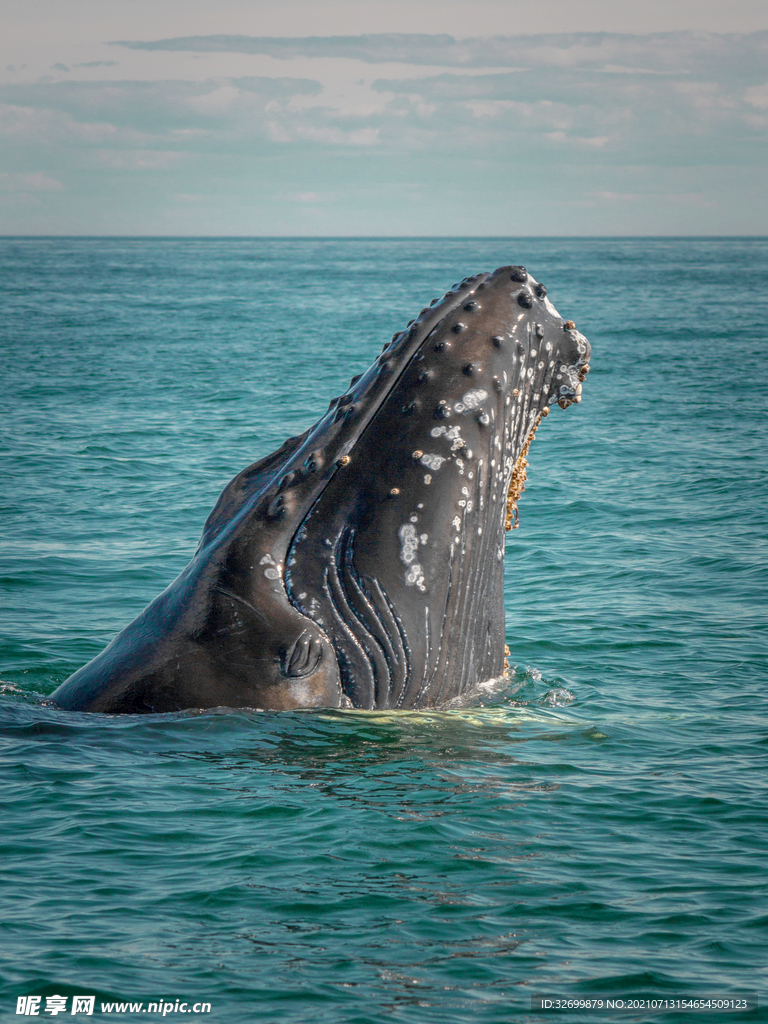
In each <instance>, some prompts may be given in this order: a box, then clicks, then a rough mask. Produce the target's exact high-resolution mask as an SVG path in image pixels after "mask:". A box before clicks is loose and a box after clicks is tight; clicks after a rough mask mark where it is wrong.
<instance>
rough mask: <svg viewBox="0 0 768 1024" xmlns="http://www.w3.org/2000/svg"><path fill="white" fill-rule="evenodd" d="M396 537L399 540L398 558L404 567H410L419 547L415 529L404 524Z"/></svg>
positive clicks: (408, 524)
mask: <svg viewBox="0 0 768 1024" xmlns="http://www.w3.org/2000/svg"><path fill="white" fill-rule="evenodd" d="M397 535H398V537H399V538H400V557H401V558H402V560H403V561H404V562H405V564H406V565H410V564H411V562H413V561H414V559H415V558H416V551H417V550H418V547H419V539H418V537H417V536H416V528H415V527H414V526H412V525H411V524H410V523H405V524H404V525H403V526H401V527H400V529H399V530H398V534H397ZM419 571H421V570H419Z"/></svg>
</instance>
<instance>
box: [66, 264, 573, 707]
mask: <svg viewBox="0 0 768 1024" xmlns="http://www.w3.org/2000/svg"><path fill="white" fill-rule="evenodd" d="M589 353H590V347H589V343H588V342H587V340H586V338H585V337H584V336H583V335H582V334H581V333H580V332H579V331H578V330H577V329H576V327H575V325H574V324H573V322H572V321H570V320H564V319H563V318H562V317H561V316H560V314H559V313H558V312H557V310H556V309H555V308H554V306H553V305H552V303H551V302H550V300H549V299H548V298H547V291H546V288H545V287H544V286H543V285H542V284H540V283H538V282H537V281H536V280H535V279H534V278H533V277H531V276H530V275H529V274H528V273H527V271H526V270H525V268H523V267H520V266H506V267H501V268H500V269H498V270H496V271H494V272H493V273H482V274H477V275H475V276H473V277H467V278H465V279H464V280H463V281H461V282H460V283H459V284H457V285H454V286H453V288H451V290H450V291H448V292H447V293H446V294H445V296H444V297H443V298H442V299H440V300H437V299H436V300H434V301H433V302H432V303H431V305H430V306H428V307H427V308H426V309H423V310H422V311H421V313H420V314H419V315H418V317H416V319H415V320H412V321H411V322H410V323H409V324H408V326H407V327H406V329H405V330H403V331H400V332H399V333H397V334H395V336H394V337H393V338H392V341H391V342H389V343H388V344H386V345H385V346H384V348H383V350H382V352H381V354H380V355H379V356H378V358H377V359H376V360H375V362H374V363H373V364H372V365H371V366H370V367H369V369H368V370H366V371H365V373H363V374H360V375H358V376H356V377H353V378H352V381H351V382H350V386H349V388H348V390H347V391H346V392H345V393H344V394H343V395H341V396H340V397H338V398H334V399H333V400H332V401H331V403H330V406H329V408H328V411H327V412H326V413H325V415H324V416H322V418H321V419H320V420H318V422H317V423H315V424H314V425H313V426H312V427H310V428H309V429H308V430H306V431H305V432H304V433H303V434H300V435H299V436H297V437H292V438H290V439H289V440H287V441H286V442H285V443H284V444H283V445H282V446H281V447H280V448H279V449H278V450H277V451H275V452H273V453H272V454H271V455H268V456H266V458H263V459H261V460H260V461H258V462H256V463H254V464H253V465H252V466H249V467H248V468H247V469H245V470H243V472H241V473H240V474H239V475H238V476H236V477H235V479H234V480H232V481H231V483H229V484H228V485H227V487H226V488H225V489H224V491H223V493H222V494H221V496H220V497H219V499H218V501H217V503H216V505H215V507H214V509H213V511H212V512H211V514H210V515H209V517H208V519H207V521H206V523H205V526H204V528H203V533H202V537H201V539H200V543H199V545H198V547H197V550H196V551H195V554H194V556H193V558H192V560H191V562H190V563H189V565H188V566H187V567H186V568H185V569H184V570H183V572H182V573H181V574H180V575H179V576H178V578H177V579H176V580H174V582H173V583H171V584H170V586H169V587H168V588H167V589H166V590H165V591H164V592H163V593H162V594H160V595H159V596H158V597H157V598H155V600H154V601H152V603H151V604H150V605H149V606H148V607H147V608H146V609H145V610H144V611H143V612H142V613H141V614H140V615H139V616H138V618H137V619H136V620H135V621H134V622H132V623H130V625H128V626H126V628H125V629H123V631H122V632H121V633H119V634H118V635H117V636H116V637H115V638H114V639H113V640H112V642H111V643H110V644H109V645H108V646H107V647H106V648H105V650H104V651H102V652H101V653H100V654H99V655H97V656H96V657H95V658H94V659H93V660H92V661H90V662H89V663H88V664H87V665H84V666H83V667H82V668H80V669H79V670H78V671H77V672H75V673H74V675H72V676H70V678H69V679H67V680H66V681H65V682H64V683H62V684H61V686H59V688H58V689H57V690H56V691H55V692H54V693H53V694H52V695H51V698H50V699H51V701H52V702H53V703H54V704H55V705H57V706H59V707H60V708H63V709H68V710H76V711H90V712H103V713H109V714H120V713H126V714H147V713H157V712H171V711H180V710H184V709H190V708H212V707H230V708H236V707H249V708H259V709H264V710H288V709H296V708H338V707H348V708H350V707H353V708H364V709H365V708H367V709H374V708H376V709H384V708H389V709H396V708H402V709H406V708H422V707H438V706H440V705H443V704H445V703H446V702H448V701H449V700H453V699H455V698H457V697H459V696H461V695H462V694H467V693H468V692H471V690H472V689H473V688H475V687H476V686H477V685H478V684H480V683H483V682H486V681H488V680H493V679H498V678H500V677H502V676H503V675H504V674H505V671H506V655H507V654H508V650H506V649H505V619H504V602H503V572H504V551H505V541H506V531H507V530H508V529H511V528H514V526H515V525H516V520H517V502H518V499H519V497H520V494H521V492H522V490H523V487H524V483H525V467H526V464H527V460H526V457H527V454H528V449H529V446H530V444H531V441H532V440H533V437H534V434H535V433H536V430H537V428H538V426H539V424H540V422H541V420H542V418H543V417H545V416H546V415H547V414H548V412H549V408H550V406H551V405H553V404H555V403H556V404H557V405H559V406H561V407H562V408H566V407H567V406H569V405H571V404H573V403H576V402H579V401H580V399H581V389H582V382H583V381H584V378H585V377H586V374H587V373H588V371H589Z"/></svg>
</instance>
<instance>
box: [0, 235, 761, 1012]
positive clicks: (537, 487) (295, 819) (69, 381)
mask: <svg viewBox="0 0 768 1024" xmlns="http://www.w3.org/2000/svg"><path fill="white" fill-rule="evenodd" d="M507 263H522V264H524V265H526V266H527V267H528V269H529V270H530V271H531V273H532V274H534V275H535V276H536V277H537V278H538V279H539V280H542V281H543V282H544V283H545V284H546V285H547V287H548V288H549V294H550V297H551V299H552V301H553V302H554V304H555V306H556V307H557V308H558V309H559V310H560V312H561V314H562V315H563V316H564V317H568V318H571V319H573V320H575V322H576V324H577V326H578V327H579V328H580V329H581V330H582V331H583V333H584V334H586V335H587V337H588V338H589V339H590V341H591V342H592V346H593V356H592V360H591V364H592V373H591V374H590V376H589V378H588V379H587V381H586V383H585V387H584V400H583V402H582V404H581V405H580V406H578V407H576V406H574V407H571V408H570V409H568V410H567V411H566V412H561V411H560V410H559V409H557V408H554V409H553V410H552V415H551V416H550V417H549V418H548V419H547V420H546V422H545V423H543V424H542V429H540V430H539V433H538V435H537V439H536V441H535V443H534V444H533V446H532V449H531V453H530V471H529V484H528V488H527V490H526V493H525V494H524V496H523V498H522V500H521V502H520V524H521V525H520V529H519V530H516V531H514V532H513V533H511V534H509V537H508V545H507V566H506V603H507V642H508V644H509V647H510V649H511V662H512V666H513V668H512V673H511V678H510V681H509V685H508V686H507V687H506V689H504V690H503V691H502V692H501V693H498V694H496V695H495V696H493V697H492V698H491V700H490V701H488V702H486V706H485V707H480V708H476V709H465V710H455V711H443V712H440V711H425V712H401V713H386V712H383V713H373V712H340V711H329V712H321V713H311V712H295V713H259V712H248V711H237V712H225V711H210V712H202V713H201V712H187V713H183V714H176V715H162V716H147V717H107V716H99V715H87V714H74V713H65V712H62V711H58V710H55V709H54V708H52V707H50V706H46V705H45V704H44V703H43V701H44V698H45V697H46V695H47V694H49V693H51V692H52V690H53V689H54V688H55V687H56V686H57V685H58V684H59V683H60V682H61V681H63V680H64V679H65V678H66V677H67V676H68V675H69V674H70V673H71V672H72V671H74V670H75V669H76V668H77V667H79V666H80V665H81V664H83V663H84V662H85V661H87V660H88V659H89V658H91V657H92V656H93V655H95V654H96V653H97V652H98V651H99V650H101V648H102V647H103V646H104V645H105V644H106V643H107V642H108V641H109V639H110V638H111V637H112V636H113V635H114V634H115V633H116V632H117V631H118V630H120V629H121V628H122V627H123V626H124V625H126V624H127V623H128V622H129V621H130V620H131V619H132V618H134V617H135V616H136V614H137V613H138V612H139V611H140V610H141V608H142V607H143V606H144V605H145V604H146V603H147V602H148V601H149V600H151V599H152V598H153V597H154V596H155V595H156V594H157V593H159V592H160V590H162V589H163V588H164V587H165V586H166V585H167V584H168V583H169V582H170V581H171V580H172V579H173V578H174V576H175V575H176V574H177V573H178V572H179V571H180V570H181V569H182V567H183V566H184V565H185V564H186V562H187V561H188V559H189V558H190V556H191V554H192V552H193V550H194V548H195V545H196V543H197V539H198V537H199V534H200V531H201V527H202V525H203V522H204V520H205V518H206V515H207V513H208V511H209V510H210V509H211V507H212V505H213V503H214V501H215V499H216V497H217V495H218V493H219V491H220V490H221V488H222V487H223V486H224V484H225V483H226V482H227V481H228V480H229V479H230V478H231V477H232V476H233V475H234V474H236V473H237V472H238V471H239V470H241V469H242V468H244V467H245V466H247V465H248V464H249V463H251V462H253V461H255V460H256V459H257V458H259V457H260V456H262V455H264V454H266V453H268V452H270V451H271V450H273V449H274V448H275V447H277V445H279V444H280V443H281V441H282V440H283V439H284V438H285V437H286V436H288V435H290V434H294V433H297V432H299V431H301V430H303V429H304V428H306V427H307V426H308V425H309V424H310V423H312V422H313V421H314V420H315V419H316V418H317V417H319V416H320V415H321V414H322V413H323V412H324V411H325V409H326V407H327V403H328V401H329V399H330V398H332V397H333V396H335V395H338V394H340V393H342V392H343V391H344V389H345V388H346V386H347V382H348V380H349V377H350V376H351V375H353V374H356V373H359V372H360V371H362V370H363V369H364V368H365V367H366V366H367V365H368V364H369V363H370V362H371V361H372V359H373V358H374V357H375V356H376V355H377V354H378V352H379V349H380V346H381V345H382V343H384V342H386V341H387V340H388V339H389V338H390V337H391V336H392V334H393V333H394V332H395V331H397V330H400V329H402V328H403V327H404V326H405V324H406V323H407V321H408V320H409V319H411V317H413V316H415V315H416V314H417V313H418V311H419V310H420V309H421V308H422V307H423V306H424V305H426V304H428V303H429V301H430V300H431V299H433V298H436V297H438V296H441V295H442V294H443V292H444V291H445V290H446V289H447V288H449V287H450V286H451V285H452V284H453V282H454V281H457V280H459V279H461V278H463V277H464V276H466V275H468V274H472V273H476V272H479V271H484V270H491V269H493V268H495V267H496V266H500V265H503V264H507ZM0 271H1V279H2V285H1V286H2V291H3V299H2V303H3V314H2V322H1V323H0V331H1V332H2V356H1V364H2V374H1V379H0V388H2V395H3V397H2V409H3V413H2V424H3V429H2V456H3V458H2V474H3V480H2V519H1V520H0V521H1V522H2V530H1V532H0V572H1V580H0V583H1V584H2V611H1V613H0V615H1V618H0V641H1V642H2V649H1V650H0V681H1V682H2V686H1V689H2V695H1V696H0V736H1V737H2V802H3V804H4V809H3V811H2V819H1V822H2V838H3V842H4V850H3V853H2V859H1V860H0V874H1V875H2V879H3V889H2V901H3V906H2V913H1V914H0V928H1V934H2V936H3V944H4V945H3V958H4V959H3V963H4V967H3V974H2V987H1V988H0V1011H2V1014H4V1016H3V1019H9V1020H10V1019H13V1020H21V1019H23V1017H22V1016H18V1015H16V1007H17V999H18V997H20V996H21V997H26V996H29V995H37V996H39V997H40V999H41V1002H40V1003H39V1016H40V1018H45V1019H52V1017H53V1016H56V1015H55V1014H52V1013H51V1014H50V1015H49V1016H47V1015H46V1006H49V1005H50V1006H51V1007H53V1006H54V1005H55V1004H54V1003H50V1004H49V1003H48V1002H47V999H49V998H50V997H51V996H53V995H59V996H62V997H65V999H66V1012H65V1014H62V1015H61V1016H60V1017H58V1019H64V1017H65V1016H66V1018H67V1019H73V1017H72V1015H71V1007H72V1000H73V997H74V996H75V995H85V996H93V997H94V1006H95V1009H94V1012H93V1018H94V1019H96V1018H99V1017H101V1019H105V1015H106V1014H107V1013H109V1011H108V1010H106V1009H103V1008H102V1004H104V1006H108V1005H110V1004H113V1003H114V1004H119V1003H134V1004H138V1003H142V1008H141V1009H140V1010H139V1011H138V1014H140V1015H141V1019H142V1020H147V1019H150V1017H149V1016H148V1013H149V1014H155V1015H157V1016H162V1012H163V1011H162V1010H161V1011H156V1010H153V1009H151V1010H148V1009H147V1008H148V1007H149V1005H150V1003H158V1002H159V1003H160V1005H161V1006H167V1005H168V1004H169V1003H170V1004H171V1007H172V1009H170V1010H166V1011H165V1012H166V1015H169V1016H170V1017H172V1018H175V1019H193V1017H192V1016H189V1017H187V1018H184V1017H182V1018H179V1016H178V1013H180V1012H182V1011H181V1010H179V1011H178V1012H177V1011H176V1009H175V1007H176V1005H177V1001H178V1005H179V1007H181V1006H182V1005H183V1004H184V1003H187V1004H188V1006H189V1007H192V1006H193V1005H198V1004H200V1005H202V1003H203V1002H206V1003H210V1004H211V1011H210V1013H206V1014H204V1015H203V1016H200V1017H199V1018H198V1017H197V1016H194V1019H201V1020H212V1021H226V1022H238V1024H239V1022H243V1024H245V1022H253V1021H259V1022H261V1021H264V1022H285V1024H307V1022H312V1024H357V1022H360V1024H379V1022H382V1024H383V1022H385V1021H386V1022H395V1024H399V1022H402V1024H446V1022H451V1024H453V1022H473V1024H474V1022H480V1024H483V1022H493V1024H496V1022H505V1021H511V1020H514V1021H541V1020H543V1019H545V1017H547V1015H545V1014H542V1013H541V1012H538V1011H533V1010H532V1009H531V996H532V995H536V994H545V995H549V997H553V998H560V999H563V998H566V999H567V998H570V999H582V1000H583V999H586V998H592V999H595V998H597V999H604V1000H607V999H608V997H612V998H613V999H614V1000H616V999H619V1000H620V999H624V1000H625V1001H626V1002H627V1006H629V1005H630V1004H629V1000H630V999H631V998H633V997H646V998H648V997H654V998H656V999H680V998H684V997H688V998H690V997H702V996H719V997H721V998H723V997H727V998H738V997H740V996H743V995H744V994H746V993H752V994H754V993H756V992H757V993H761V994H762V995H763V996H768V985H767V984H766V981H767V980H768V979H767V977H766V975H767V972H768V935H767V934H766V932H767V931H768V904H767V902H766V894H767V891H768V796H767V794H766V784H767V781H768V780H767V778H766V763H767V762H768V734H767V730H766V683H767V681H768V680H767V677H768V672H767V671H766V593H768V559H767V555H768V544H767V542H766V518H767V517H766V468H767V464H768V437H767V433H768V432H767V431H766V419H767V415H766V398H765V396H766V375H767V374H768V369H767V367H768V343H767V340H766V334H767V331H766V323H767V322H768V288H767V286H768V241H766V240H764V239H566V240H563V239H527V238H522V239H464V238H462V239H450V238H437V239H408V240H399V239H383V240H382V239H370V240H367V239H357V240H329V239H310V240H303V239H280V240H272V239H200V240H197V239H179V240H172V239H165V240H158V239H152V240H142V239H129V240H126V239H4V240H0ZM23 1005H26V1004H23ZM32 1005H33V1006H34V1005H35V1004H32ZM615 1006H616V1004H615V1002H614V1009H612V1010H610V1011H608V1012H603V1013H602V1014H598V1013H597V1012H596V1011H592V1010H588V1011H587V1010H585V1011H569V1012H567V1013H566V1014H565V1016H564V1019H567V1020H572V1021H576V1020H595V1019H601V1020H607V1019H616V1020H635V1021H637V1020H666V1021H669V1020H678V1019H680V1020H683V1019H684V1020H693V1019H706V1020H710V1021H714V1020H719V1019H725V1016H724V1015H723V1014H722V1013H721V1012H719V1011H718V1012H714V1013H709V1014H706V1015H704V1014H703V1013H702V1014H698V1013H694V1014H693V1015H692V1014H691V1013H683V1012H677V1011H676V1012H674V1013H666V1014H661V1013H660V1012H658V1011H655V1010H654V1011H653V1012H651V1011H649V1010H647V1009H642V1008H641V1009H639V1010H636V1011H631V1012H630V1011H629V1010H627V1009H626V1007H625V1009H624V1011H622V1012H620V1011H619V1010H618V1009H616V1008H615ZM111 1013H112V1016H113V1017H116V1018H118V1019H129V1018H135V1019H139V1016H138V1015H137V1012H136V1011H130V1010H125V1011H118V1010H116V1009H114V1008H113V1010H112V1011H111ZM762 1013H763V1011H762V1010H761V1011H760V1014H762ZM76 1016H77V1019H81V1020H88V1019H91V1018H90V1017H89V1016H87V1015H86V1014H80V1015H76ZM549 1016H551V1014H550V1015H549ZM737 1017H738V1015H735V1016H734V1015H728V1018H727V1019H729V1020H732V1019H737ZM744 1019H756V1018H755V1016H754V1014H752V1015H751V1016H750V1017H748V1018H747V1017H745V1018H744ZM763 1019H765V1018H763Z"/></svg>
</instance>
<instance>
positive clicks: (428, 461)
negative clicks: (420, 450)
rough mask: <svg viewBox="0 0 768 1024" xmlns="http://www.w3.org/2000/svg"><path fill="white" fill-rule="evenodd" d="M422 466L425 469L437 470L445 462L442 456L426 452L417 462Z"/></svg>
mask: <svg viewBox="0 0 768 1024" xmlns="http://www.w3.org/2000/svg"><path fill="white" fill-rule="evenodd" d="M419 461H420V462H421V464H422V466H426V467H427V469H432V470H437V469H440V467H441V466H442V464H443V463H444V462H445V456H444V455H432V454H431V453H430V452H426V453H425V454H424V455H422V456H421V459H420V460H419Z"/></svg>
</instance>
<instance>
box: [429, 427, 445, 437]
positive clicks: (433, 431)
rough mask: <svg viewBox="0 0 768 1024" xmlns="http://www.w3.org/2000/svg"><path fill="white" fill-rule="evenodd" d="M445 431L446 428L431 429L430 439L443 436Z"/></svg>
mask: <svg viewBox="0 0 768 1024" xmlns="http://www.w3.org/2000/svg"><path fill="white" fill-rule="evenodd" d="M447 429H448V427H432V429H431V430H430V434H431V435H432V437H440V435H441V434H444V433H445V432H446V430H447Z"/></svg>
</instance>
